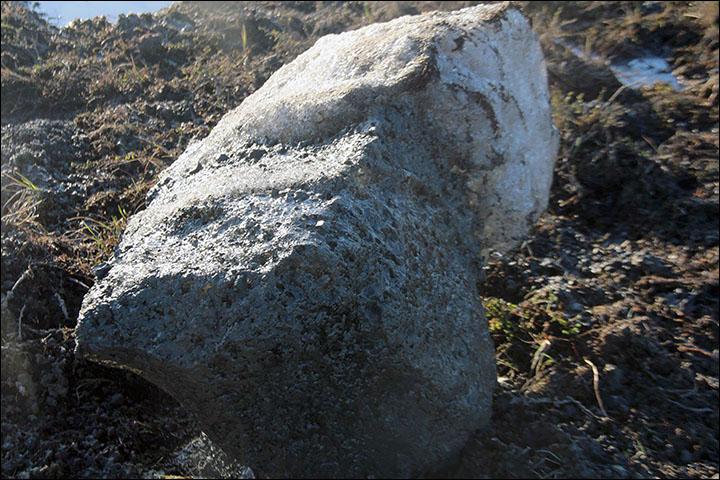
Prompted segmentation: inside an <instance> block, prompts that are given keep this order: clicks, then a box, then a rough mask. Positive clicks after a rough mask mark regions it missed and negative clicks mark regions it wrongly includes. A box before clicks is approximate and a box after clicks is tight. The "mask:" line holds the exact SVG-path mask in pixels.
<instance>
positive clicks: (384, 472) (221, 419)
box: [77, 5, 557, 476]
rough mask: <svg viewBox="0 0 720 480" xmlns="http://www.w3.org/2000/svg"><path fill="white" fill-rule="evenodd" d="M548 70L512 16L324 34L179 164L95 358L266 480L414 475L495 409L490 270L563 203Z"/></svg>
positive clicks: (134, 248) (110, 303) (109, 308)
mask: <svg viewBox="0 0 720 480" xmlns="http://www.w3.org/2000/svg"><path fill="white" fill-rule="evenodd" d="M556 150H557V142H556V135H555V133H554V130H553V127H552V124H551V119H550V107H549V94H548V88H547V82H546V72H545V64H544V61H543V56H542V53H541V51H540V48H539V46H538V43H537V41H536V39H535V37H534V35H533V32H532V30H531V29H530V27H529V25H528V22H527V21H526V20H525V19H524V18H523V16H522V15H521V14H520V13H519V12H518V11H517V10H515V9H513V8H512V7H508V6H507V5H495V6H479V7H474V8H468V9H464V10H460V11H456V12H452V13H431V14H427V15H420V16H414V17H402V18H399V19H397V20H394V21H391V22H389V23H384V24H376V25H371V26H368V27H366V28H362V29H359V30H356V31H352V32H347V33H343V34H340V35H329V36H327V37H324V38H322V39H320V40H319V41H318V42H317V43H316V44H315V46H314V47H312V48H311V49H310V50H308V51H307V52H305V53H304V54H302V55H300V56H299V57H298V58H297V59H296V60H295V61H293V62H292V63H290V64H289V65H286V66H284V67H282V68H281V69H280V70H278V71H277V73H275V74H274V75H273V76H272V77H271V78H270V79H269V80H268V81H267V83H266V84H265V85H264V86H263V87H262V88H261V89H260V90H258V91H257V92H256V93H255V94H253V95H251V96H250V97H248V98H247V99H246V100H245V101H244V102H243V103H242V105H240V106H239V107H238V108H237V109H235V110H234V111H232V112H230V113H229V114H227V115H226V116H225V117H224V118H223V119H222V121H221V122H220V123H219V124H218V125H217V126H216V127H215V129H214V130H213V131H212V132H211V133H210V135H209V136H208V137H207V138H205V139H204V140H203V141H201V142H199V143H195V144H193V145H191V146H190V147H189V148H188V149H187V151H186V152H185V153H183V154H182V155H181V156H180V158H178V160H177V161H176V162H175V163H174V164H173V165H172V166H171V167H169V168H168V169H167V170H165V171H164V172H163V174H162V175H161V178H160V180H159V182H158V184H157V186H156V187H155V188H154V189H153V190H152V191H151V192H150V193H149V194H148V207H147V209H146V210H144V211H143V212H141V213H139V214H137V215H135V216H133V217H132V218H131V219H130V221H129V223H128V226H127V228H126V230H125V233H124V234H123V236H122V239H121V241H120V243H119V246H118V248H117V250H116V253H115V255H114V257H113V258H112V260H110V261H109V262H108V264H107V265H104V266H103V267H102V268H99V269H98V276H99V281H98V282H97V283H96V285H95V286H94V287H93V288H92V289H91V291H90V292H89V293H88V294H87V296H86V297H85V300H84V304H83V308H82V311H81V313H80V321H79V325H78V327H77V341H78V353H80V354H81V355H84V356H86V357H88V358H90V359H93V360H97V361H100V362H104V363H106V364H110V365H113V366H117V367H121V368H127V369H130V370H132V371H135V372H137V373H139V374H140V375H142V376H144V377H146V378H147V379H149V380H151V381H152V382H154V383H156V384H158V385H159V386H161V387H162V388H163V389H165V390H166V391H168V392H169V393H170V394H172V395H173V396H174V397H175V398H177V399H178V400H179V401H180V402H181V403H182V404H183V405H184V406H185V407H186V408H187V409H188V410H189V411H191V412H194V413H195V414H197V416H198V419H199V422H200V424H201V425H202V427H203V430H204V431H205V432H206V433H207V434H208V436H209V437H210V438H211V439H213V441H214V442H216V443H217V444H218V445H219V446H221V447H222V448H223V449H224V450H225V451H226V452H227V453H228V454H230V455H231V456H233V457H235V458H236V459H239V460H240V461H243V462H246V463H247V464H248V465H250V466H251V467H252V468H253V469H255V471H259V472H261V473H262V474H266V475H270V476H286V475H292V476H368V475H375V476H410V475H416V474H420V473H423V472H429V471H432V470H433V469H434V468H436V467H438V466H440V465H441V463H442V462H443V461H445V460H446V459H448V458H450V457H451V456H452V454H453V453H454V452H457V451H458V450H459V449H460V448H461V447H462V446H463V444H464V442H465V441H466V439H467V438H468V436H469V435H470V434H471V432H473V431H474V430H476V429H478V428H480V427H482V426H483V424H484V423H485V422H487V420H488V419H489V417H490V411H491V398H492V392H493V388H494V385H495V376H496V374H495V357H494V350H493V344H492V341H491V339H490V337H489V335H488V329H487V325H486V321H485V318H484V314H483V309H482V306H481V303H480V299H479V298H478V292H477V289H476V287H475V283H476V281H477V279H478V275H479V273H480V272H479V269H480V267H481V266H482V260H483V255H484V252H487V251H488V250H489V249H498V250H505V249H507V248H510V247H511V246H513V245H515V244H517V241H518V240H519V239H520V238H521V237H522V235H523V234H525V233H526V232H527V230H528V228H529V226H530V225H531V223H532V222H533V221H534V219H535V218H536V217H537V216H538V215H539V214H540V213H541V212H542V211H543V209H544V208H545V206H546V203H547V198H548V190H549V187H550V182H551V177H552V170H553V163H554V159H555V155H556Z"/></svg>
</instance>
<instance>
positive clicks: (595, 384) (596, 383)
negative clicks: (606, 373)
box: [585, 358, 608, 417]
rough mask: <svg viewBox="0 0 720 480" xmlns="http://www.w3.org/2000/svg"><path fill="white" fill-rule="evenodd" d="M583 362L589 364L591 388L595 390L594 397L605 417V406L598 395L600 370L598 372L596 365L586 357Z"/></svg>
mask: <svg viewBox="0 0 720 480" xmlns="http://www.w3.org/2000/svg"><path fill="white" fill-rule="evenodd" d="M585 363H587V364H588V365H590V368H592V371H593V390H595V398H596V399H597V402H598V407H600V412H601V413H602V414H603V416H604V417H607V416H608V414H607V412H606V411H605V406H604V405H603V401H602V398H601V397H600V372H598V369H597V367H596V366H595V364H594V363H592V362H591V361H590V360H588V359H587V358H586V359H585Z"/></svg>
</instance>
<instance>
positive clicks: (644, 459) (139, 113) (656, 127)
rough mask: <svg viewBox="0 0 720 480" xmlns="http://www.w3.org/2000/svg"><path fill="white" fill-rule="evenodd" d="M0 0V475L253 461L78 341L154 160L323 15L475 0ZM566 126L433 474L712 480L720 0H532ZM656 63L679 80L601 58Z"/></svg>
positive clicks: (356, 21)
mask: <svg viewBox="0 0 720 480" xmlns="http://www.w3.org/2000/svg"><path fill="white" fill-rule="evenodd" d="M21 3H22V2H2V53H1V60H2V70H1V80H2V90H1V91H2V109H1V111H2V273H1V275H0V289H1V293H2V330H1V333H2V378H1V380H2V472H1V473H2V477H19V478H29V477H40V478H52V477H128V478H131V477H138V476H140V477H163V478H171V477H172V476H176V477H175V478H177V476H180V477H189V476H216V477H217V476H247V475H249V474H250V472H249V471H248V470H246V469H243V468H242V467H240V466H238V465H235V464H233V463H232V462H229V461H228V460H227V459H226V458H224V457H223V455H222V452H218V451H217V450H216V449H215V448H214V447H213V445H212V443H211V442H210V441H209V440H208V439H207V438H205V437H204V436H202V435H201V432H200V430H199V428H198V426H197V425H196V424H195V423H194V420H193V419H192V418H191V417H190V416H188V414H187V413H186V412H184V411H183V410H182V408H181V407H180V406H179V404H178V403H177V402H176V401H175V400H173V399H172V398H171V397H169V396H168V395H167V394H165V393H164V392H162V391H160V390H159V389H157V388H156V387H154V386H153V385H151V384H149V383H147V382H146V381H144V380H143V379H141V378H139V377H137V376H135V375H134V374H132V373H128V372H124V371H120V370H114V369H108V368H105V367H102V366H99V365H96V364H93V363H89V362H86V361H84V360H82V359H79V358H76V357H75V355H74V353H73V351H74V347H75V342H74V338H73V328H74V325H75V322H76V318H77V314H78V311H79V308H80V303H81V301H82V297H83V295H84V294H85V292H86V291H87V290H88V288H89V287H90V286H91V285H92V283H93V282H94V279H95V272H94V271H93V267H95V266H96V265H98V264H100V263H101V262H102V261H104V260H105V259H107V258H108V257H109V256H110V255H111V254H112V250H113V248H114V246H115V244H116V243H117V240H118V238H119V236H120V235H121V234H122V230H123V227H124V225H125V222H126V219H127V217H128V216H129V215H131V214H132V213H134V212H136V211H138V210H140V209H142V208H144V196H145V193H146V192H147V191H148V189H149V188H150V187H151V186H152V185H153V184H154V182H155V179H156V177H157V174H158V173H159V172H160V171H161V170H162V169H163V168H165V167H166V166H167V165H169V164H170V163H171V162H172V161H173V160H174V159H175V158H177V156H178V155H179V154H180V153H181V152H182V151H183V150H184V149H185V147H186V146H187V144H188V142H190V141H191V140H192V139H199V138H203V137H204V136H205V135H206V134H207V133H208V132H209V131H210V129H211V128H212V127H213V126H214V125H215V124H216V123H217V121H218V120H219V119H220V118H221V117H222V115H224V114H225V113H226V112H227V111H229V110H230V109H232V108H233V107H235V106H237V105H238V104H239V103H240V102H242V100H243V99H244V98H245V97H246V96H247V95H249V94H250V93H252V92H253V91H255V90H256V89H257V88H258V87H259V86H260V85H262V83H263V82H264V81H265V80H266V79H267V78H268V77H269V76H270V75H271V74H272V72H274V71H275V70H276V69H277V68H279V67H280V66H282V65H283V64H285V63H287V62H289V61H291V60H292V59H293V58H295V56H297V55H298V54H299V53H301V52H302V51H304V50H305V49H307V48H308V47H309V46H311V45H312V44H313V43H314V42H315V41H316V40H317V39H318V38H319V37H321V36H323V35H326V34H328V33H337V32H342V31H345V30H348V29H353V28H358V27H360V26H363V25H367V24H368V23H371V22H377V21H385V20H389V19H391V18H394V17H397V16H400V15H405V14H413V13H419V12H425V11H429V10H434V9H452V8H459V7H463V6H466V5H469V4H472V3H476V2H237V3H223V2H213V3H209V2H208V3H206V2H200V3H192V2H183V3H180V4H175V5H173V6H172V7H170V8H168V9H165V10H163V11H161V12H159V13H158V14H156V15H149V14H146V15H141V16H137V15H129V16H122V17H121V18H120V19H119V20H118V22H117V23H115V24H110V23H108V22H107V21H105V20H104V19H102V18H96V19H94V20H88V21H81V22H75V23H73V24H71V25H70V26H68V27H66V28H64V29H62V30H58V29H57V28H54V27H52V26H51V25H50V24H48V22H47V21H46V19H44V18H43V17H42V16H41V15H39V14H38V13H37V12H35V11H33V10H32V9H31V8H27V7H26V6H24V5H22V4H21ZM521 7H522V8H523V10H524V11H525V13H526V15H527V16H528V17H529V18H530V19H531V21H532V24H533V28H534V29H535V31H536V33H537V35H538V38H539V39H540V41H541V44H542V46H543V49H544V51H545V53H546V57H547V61H548V72H549V78H550V82H551V89H552V101H553V112H554V115H555V118H554V121H555V124H556V126H557V127H558V129H559V130H560V132H561V135H562V141H561V149H560V154H559V158H558V161H557V166H556V169H555V181H554V184H553V188H552V194H551V198H550V203H549V207H548V211H547V213H546V214H545V215H544V216H543V217H542V218H541V219H540V220H539V221H538V222H537V224H536V225H535V227H534V229H533V231H532V232H531V235H530V236H529V237H528V240H527V242H525V243H524V244H523V245H522V246H521V247H520V248H519V249H518V250H516V251H515V252H512V253H510V254H507V255H504V256H499V255H495V256H492V257H491V258H490V261H489V263H488V266H487V268H486V275H485V278H483V279H479V280H478V287H479V289H480V292H481V295H482V296H483V298H484V303H485V307H486V313H487V318H488V321H489V324H490V329H491V332H492V335H493V338H494V339H495V343H496V347H497V358H498V372H499V375H500V382H499V386H498V390H497V392H496V395H495V406H494V415H493V419H492V424H491V425H490V426H489V428H488V429H486V430H483V431H481V432H478V433H477V435H476V437H475V438H473V439H472V440H471V441H470V442H468V444H467V445H466V447H465V449H464V451H463V452H462V455H461V457H460V458H458V459H457V461H456V462H454V463H452V464H450V465H445V466H442V467H441V466H438V471H437V472H429V473H428V475H432V476H435V475H440V476H446V477H456V476H459V477H510V478H513V477H583V478H584V477H619V478H627V477H658V476H659V477H702V478H710V477H714V478H718V457H719V454H718V425H719V424H718V378H719V376H720V373H719V360H718V350H719V345H718V333H719V332H718V330H719V327H720V321H719V314H718V293H719V290H720V289H719V286H718V256H719V249H718V218H719V215H718V214H719V196H718V194H719V178H718V177H719V174H718V3H717V2H699V3H685V2H607V3H600V2H536V3H533V2H528V3H527V4H524V3H522V4H521ZM568 45H577V46H578V47H579V48H581V49H584V50H585V51H586V52H591V53H592V54H593V55H596V56H600V57H603V58H606V59H607V60H613V61H620V60H624V59H628V58H634V57H638V56H643V55H647V54H655V55H661V56H664V57H665V58H667V59H668V60H669V61H670V63H671V64H672V65H673V66H674V68H675V74H676V75H678V77H679V79H680V80H681V82H682V83H683V85H684V86H685V88H684V89H683V90H681V91H676V90H674V89H672V88H671V87H670V86H668V85H664V84H654V85H653V86H650V87H642V88H639V89H638V88H629V87H623V86H622V84H621V83H620V82H619V81H618V80H617V78H615V76H614V75H613V73H612V71H611V70H610V69H609V68H608V67H607V66H606V65H605V64H603V63H601V62H591V61H587V60H585V59H583V58H580V57H578V56H576V55H575V54H574V53H573V52H572V50H571V49H570V47H569V46H568Z"/></svg>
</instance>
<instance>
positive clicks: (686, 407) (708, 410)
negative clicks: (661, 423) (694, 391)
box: [666, 398, 717, 413]
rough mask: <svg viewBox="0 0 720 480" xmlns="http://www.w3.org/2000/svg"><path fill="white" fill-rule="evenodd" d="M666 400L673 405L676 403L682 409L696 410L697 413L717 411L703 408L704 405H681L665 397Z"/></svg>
mask: <svg viewBox="0 0 720 480" xmlns="http://www.w3.org/2000/svg"><path fill="white" fill-rule="evenodd" d="M666 400H667V401H668V402H670V403H672V404H673V405H677V406H678V407H680V408H682V409H683V410H688V411H690V412H697V413H712V412H715V411H717V409H716V410H713V409H712V408H705V407H688V406H687V405H683V404H682V403H678V402H676V401H675V400H670V399H669V398H666Z"/></svg>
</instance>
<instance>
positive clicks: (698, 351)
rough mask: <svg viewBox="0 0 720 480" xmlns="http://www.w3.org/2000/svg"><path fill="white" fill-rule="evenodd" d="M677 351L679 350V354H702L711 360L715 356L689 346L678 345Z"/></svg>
mask: <svg viewBox="0 0 720 480" xmlns="http://www.w3.org/2000/svg"><path fill="white" fill-rule="evenodd" d="M677 349H678V350H680V351H681V352H697V353H702V354H703V355H706V356H708V357H710V358H713V357H715V356H716V355H714V354H712V353H710V352H708V351H707V350H703V349H702V348H698V347H691V346H685V345H680V346H679V347H677Z"/></svg>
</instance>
